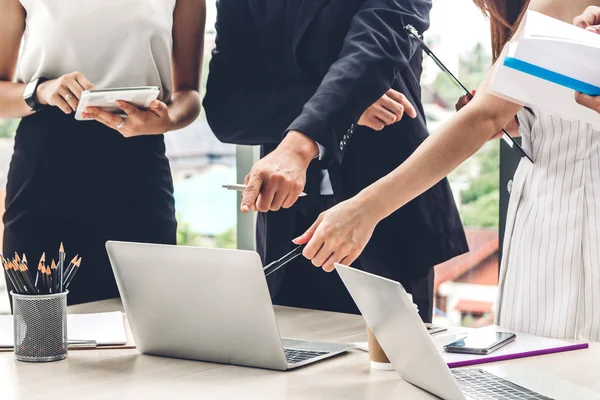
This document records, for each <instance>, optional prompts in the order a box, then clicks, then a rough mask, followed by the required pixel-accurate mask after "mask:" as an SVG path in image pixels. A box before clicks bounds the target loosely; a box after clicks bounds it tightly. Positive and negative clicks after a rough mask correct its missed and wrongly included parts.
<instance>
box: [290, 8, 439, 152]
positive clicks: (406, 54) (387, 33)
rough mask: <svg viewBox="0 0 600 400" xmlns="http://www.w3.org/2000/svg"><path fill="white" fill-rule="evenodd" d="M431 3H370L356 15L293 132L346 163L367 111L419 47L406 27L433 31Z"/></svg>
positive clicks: (296, 120) (291, 126) (297, 120)
mask: <svg viewBox="0 0 600 400" xmlns="http://www.w3.org/2000/svg"><path fill="white" fill-rule="evenodd" d="M430 10H431V1H430V0H365V1H364V2H363V4H362V6H361V7H360V9H359V11H358V12H357V13H356V15H355V16H354V18H353V20H352V23H351V26H350V30H349V31H348V34H347V35H346V38H345V41H344V45H343V48H342V51H341V53H340V56H339V58H338V60H337V61H336V62H335V63H334V64H333V65H332V66H331V67H330V69H329V71H328V72H327V75H326V76H325V78H324V79H323V81H322V82H321V84H320V86H319V88H318V89H317V91H316V93H315V94H314V95H313V96H312V97H311V99H310V100H309V101H308V102H307V103H306V104H305V106H304V108H303V110H302V111H301V113H300V114H299V116H298V117H297V118H296V119H295V120H294V122H293V123H292V124H291V125H290V126H289V127H288V129H287V130H288V131H289V130H297V131H299V132H302V133H304V134H305V135H307V136H309V137H311V138H312V139H313V140H315V141H317V142H319V143H321V144H322V145H323V146H325V148H326V149H327V154H328V156H329V157H332V158H333V159H334V160H335V161H337V162H339V163H341V162H342V159H343V156H344V151H345V143H346V142H347V141H348V140H349V139H350V137H351V136H352V134H353V132H354V124H356V122H357V121H358V120H359V118H360V116H361V115H362V113H363V112H364V111H365V110H366V109H367V108H368V107H369V106H370V105H371V104H373V103H374V102H375V101H377V99H379V98H380V97H381V96H383V94H384V93H385V92H386V91H387V90H388V89H390V87H391V86H392V84H393V82H394V79H395V77H396V75H397V74H398V73H399V72H400V71H401V70H402V69H403V68H405V67H406V66H407V65H408V63H409V61H410V59H411V58H412V56H413V55H414V53H415V51H416V50H417V49H418V46H417V45H416V44H415V43H412V41H411V39H410V37H409V36H408V34H407V33H406V32H405V30H404V26H406V25H409V24H410V25H412V26H414V27H415V28H416V29H417V30H418V31H419V32H420V33H422V32H424V31H425V30H427V28H429V11H430Z"/></svg>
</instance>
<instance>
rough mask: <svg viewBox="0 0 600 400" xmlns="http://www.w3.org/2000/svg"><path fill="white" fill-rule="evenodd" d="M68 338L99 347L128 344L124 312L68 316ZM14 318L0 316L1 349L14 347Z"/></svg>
mask: <svg viewBox="0 0 600 400" xmlns="http://www.w3.org/2000/svg"><path fill="white" fill-rule="evenodd" d="M67 336H68V338H69V340H71V341H95V342H96V343H97V344H98V346H120V345H125V344H127V334H126V333H125V325H124V323H123V313H122V312H109V313H97V314H69V315H67ZM13 344H14V338H13V317H12V315H0V347H3V348H7V347H13Z"/></svg>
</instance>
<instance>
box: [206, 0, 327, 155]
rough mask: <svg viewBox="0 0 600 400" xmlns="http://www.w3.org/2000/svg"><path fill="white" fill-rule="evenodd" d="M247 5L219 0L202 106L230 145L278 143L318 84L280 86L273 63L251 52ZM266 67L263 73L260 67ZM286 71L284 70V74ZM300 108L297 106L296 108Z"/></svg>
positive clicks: (212, 126)
mask: <svg viewBox="0 0 600 400" xmlns="http://www.w3.org/2000/svg"><path fill="white" fill-rule="evenodd" d="M242 3H244V2H239V3H237V2H236V1H231V0H220V1H218V2H217V8H218V14H217V23H216V31H217V36H216V43H215V44H216V47H215V49H214V50H213V53H212V59H211V62H210V73H209V76H208V82H207V85H206V95H205V97H204V101H203V106H204V110H205V112H206V117H207V120H208V123H209V125H210V127H211V129H212V131H213V132H214V134H215V135H216V136H217V138H218V139H219V140H221V141H222V142H225V143H235V144H244V145H263V144H269V143H279V142H280V141H281V138H282V133H283V132H285V131H286V128H287V127H288V125H289V123H290V121H293V120H294V118H296V117H297V116H298V115H299V114H300V112H301V111H302V106H303V105H304V103H305V102H306V101H308V100H309V99H310V97H311V96H312V95H313V94H314V92H315V90H316V87H317V86H316V85H309V84H301V83H297V84H295V85H285V86H284V85H277V84H275V83H273V82H272V81H271V80H270V78H273V77H274V76H276V71H273V72H271V71H270V69H273V68H275V66H273V65H270V63H269V62H268V60H265V59H261V60H256V59H255V58H257V57H261V56H260V54H257V53H254V52H252V51H250V50H248V49H253V48H256V46H252V43H250V42H248V41H249V40H254V38H255V36H254V35H253V34H252V32H251V31H250V30H251V29H254V27H251V26H247V25H248V24H247V22H246V21H247V20H248V18H249V11H248V10H247V7H246V9H245V8H244V7H243V5H242ZM259 67H260V68H261V69H260V70H258V69H256V68H259ZM280 72H281V71H280ZM294 105H297V106H294Z"/></svg>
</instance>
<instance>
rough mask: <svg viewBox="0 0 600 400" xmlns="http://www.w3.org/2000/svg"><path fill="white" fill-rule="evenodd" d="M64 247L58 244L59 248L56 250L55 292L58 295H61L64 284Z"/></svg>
mask: <svg viewBox="0 0 600 400" xmlns="http://www.w3.org/2000/svg"><path fill="white" fill-rule="evenodd" d="M65 257H66V254H65V247H64V246H63V244H62V242H61V244H60V248H59V250H58V272H57V275H58V287H57V288H56V289H57V292H58V293H62V292H63V290H64V283H65Z"/></svg>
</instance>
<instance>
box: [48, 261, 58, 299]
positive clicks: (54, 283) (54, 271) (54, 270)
mask: <svg viewBox="0 0 600 400" xmlns="http://www.w3.org/2000/svg"><path fill="white" fill-rule="evenodd" d="M50 270H51V271H50V272H51V277H52V293H58V292H57V289H58V267H57V266H56V263H55V262H54V260H52V264H50Z"/></svg>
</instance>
